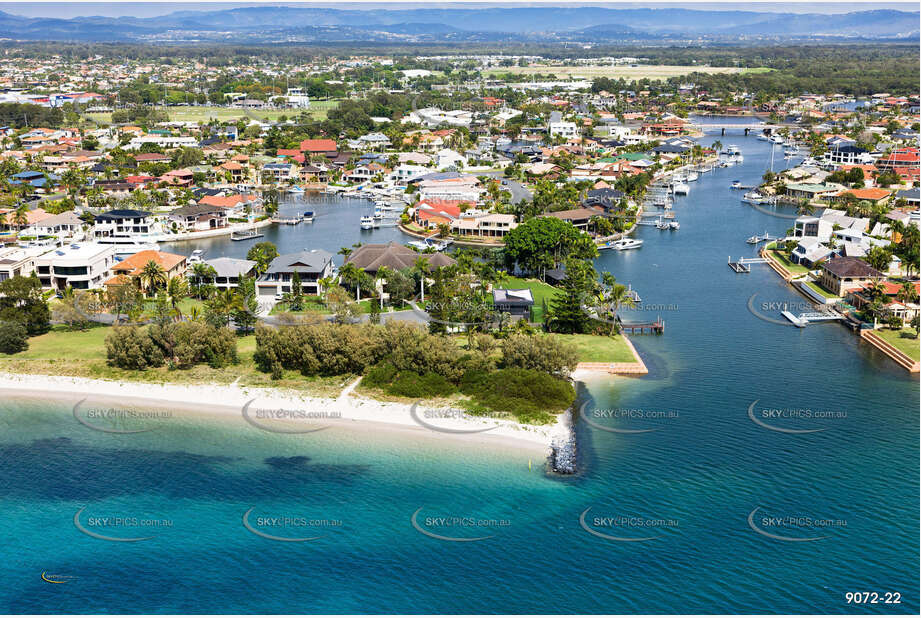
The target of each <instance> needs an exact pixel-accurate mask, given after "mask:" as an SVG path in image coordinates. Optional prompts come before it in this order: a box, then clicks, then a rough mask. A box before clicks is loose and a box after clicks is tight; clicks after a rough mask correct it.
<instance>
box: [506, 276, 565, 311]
mask: <svg viewBox="0 0 921 618" xmlns="http://www.w3.org/2000/svg"><path fill="white" fill-rule="evenodd" d="M502 287H505V288H508V289H510V290H521V289H528V290H531V296H532V297H533V298H534V307H533V308H532V310H531V314H532V315H531V321H532V322H542V321H543V319H544V308H543V307H544V301H545V300H546V301H547V307H548V308H549V307H550V301H551V300H552V299H553V297H554V296H556V295H557V294H559V293H560V291H559V290H558V289H556V288H555V287H553V286H552V285H548V284H546V283H544V282H543V281H540V280H538V279H521V278H519V277H508V278H507V279H506V280H505V281H504V282H503V284H502Z"/></svg>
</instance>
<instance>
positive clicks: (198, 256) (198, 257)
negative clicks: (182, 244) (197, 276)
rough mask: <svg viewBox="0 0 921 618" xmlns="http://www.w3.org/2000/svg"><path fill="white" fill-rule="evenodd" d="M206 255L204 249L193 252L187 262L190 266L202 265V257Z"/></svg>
mask: <svg viewBox="0 0 921 618" xmlns="http://www.w3.org/2000/svg"><path fill="white" fill-rule="evenodd" d="M204 254H205V251H204V250H203V249H196V250H195V251H193V252H192V255H190V256H189V259H188V260H186V263H188V264H201V262H202V256H203V255H204Z"/></svg>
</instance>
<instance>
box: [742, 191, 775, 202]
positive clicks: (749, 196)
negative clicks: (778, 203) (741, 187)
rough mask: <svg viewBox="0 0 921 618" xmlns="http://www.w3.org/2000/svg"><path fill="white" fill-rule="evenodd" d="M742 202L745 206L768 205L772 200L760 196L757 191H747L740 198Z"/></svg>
mask: <svg viewBox="0 0 921 618" xmlns="http://www.w3.org/2000/svg"><path fill="white" fill-rule="evenodd" d="M742 202H743V203H745V204H770V203H772V200H771V198H769V197H767V196H765V195H761V194H760V193H758V192H757V191H749V192H748V193H746V194H745V195H743V196H742Z"/></svg>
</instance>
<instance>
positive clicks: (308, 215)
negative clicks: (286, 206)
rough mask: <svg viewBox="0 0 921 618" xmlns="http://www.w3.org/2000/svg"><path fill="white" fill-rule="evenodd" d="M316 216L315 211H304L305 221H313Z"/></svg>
mask: <svg viewBox="0 0 921 618" xmlns="http://www.w3.org/2000/svg"><path fill="white" fill-rule="evenodd" d="M314 216H315V215H314V212H313V211H312V210H305V211H304V217H303V219H304V223H313V218H314Z"/></svg>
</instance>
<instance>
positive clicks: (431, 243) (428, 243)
mask: <svg viewBox="0 0 921 618" xmlns="http://www.w3.org/2000/svg"><path fill="white" fill-rule="evenodd" d="M453 242H454V241H453V240H451V239H450V238H445V239H441V240H435V239H434V238H432V237H431V236H429V237H428V238H423V239H422V240H411V241H409V242H408V243H406V244H407V246H410V247H412V248H414V249H418V250H420V251H425V250H426V249H434V250H435V251H444V250H445V249H447V248H448V247H449V246H451V244H452V243H453Z"/></svg>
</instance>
